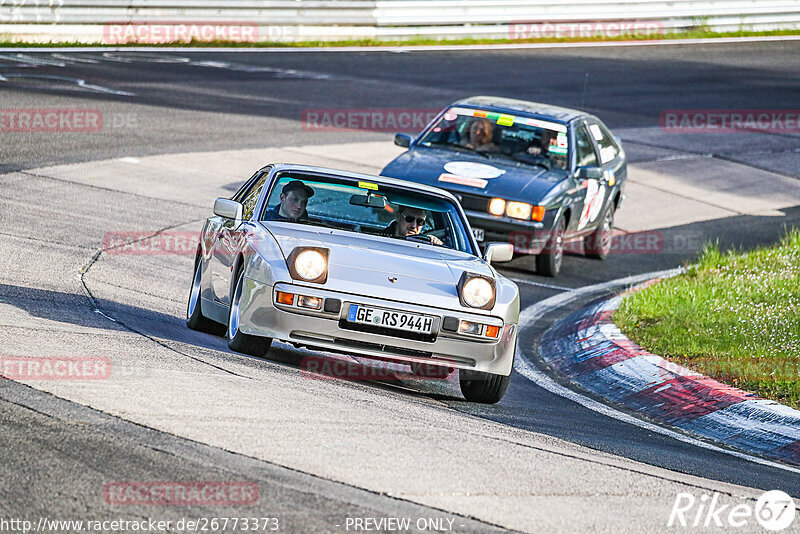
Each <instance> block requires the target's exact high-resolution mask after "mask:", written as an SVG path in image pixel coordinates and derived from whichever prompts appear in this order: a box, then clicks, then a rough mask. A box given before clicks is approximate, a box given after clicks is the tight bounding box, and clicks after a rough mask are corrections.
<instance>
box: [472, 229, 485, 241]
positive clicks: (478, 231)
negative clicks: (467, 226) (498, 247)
mask: <svg viewBox="0 0 800 534" xmlns="http://www.w3.org/2000/svg"><path fill="white" fill-rule="evenodd" d="M472 235H474V236H475V240H476V241H483V228H473V229H472Z"/></svg>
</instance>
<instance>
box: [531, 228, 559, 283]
mask: <svg viewBox="0 0 800 534" xmlns="http://www.w3.org/2000/svg"><path fill="white" fill-rule="evenodd" d="M564 227H565V223H564V218H563V217H559V219H558V220H557V221H556V223H555V224H554V225H553V232H552V233H551V234H550V240H549V241H548V242H547V244H546V245H545V246H544V250H543V251H542V252H541V253H540V254H539V255H538V256H536V274H541V275H542V276H550V277H556V276H558V273H559V272H561V260H562V259H563V257H564Z"/></svg>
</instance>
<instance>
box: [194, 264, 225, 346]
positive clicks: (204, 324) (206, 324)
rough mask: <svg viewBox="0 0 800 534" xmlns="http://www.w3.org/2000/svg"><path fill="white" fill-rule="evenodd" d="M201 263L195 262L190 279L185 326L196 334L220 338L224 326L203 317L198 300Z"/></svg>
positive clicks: (199, 300)
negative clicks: (195, 331)
mask: <svg viewBox="0 0 800 534" xmlns="http://www.w3.org/2000/svg"><path fill="white" fill-rule="evenodd" d="M201 267H202V262H200V261H198V262H197V267H195V269H194V277H193V278H192V289H191V290H190V291H189V302H188V303H187V304H186V326H188V327H189V328H191V329H192V330H197V331H198V332H205V333H206V334H214V335H216V336H221V335H222V334H224V333H225V326H224V325H221V324H219V323H218V322H216V321H212V320H211V319H209V318H208V317H206V316H205V315H203V308H202V305H201V299H200V289H201V284H200V282H201V279H202V272H201V271H202V269H201Z"/></svg>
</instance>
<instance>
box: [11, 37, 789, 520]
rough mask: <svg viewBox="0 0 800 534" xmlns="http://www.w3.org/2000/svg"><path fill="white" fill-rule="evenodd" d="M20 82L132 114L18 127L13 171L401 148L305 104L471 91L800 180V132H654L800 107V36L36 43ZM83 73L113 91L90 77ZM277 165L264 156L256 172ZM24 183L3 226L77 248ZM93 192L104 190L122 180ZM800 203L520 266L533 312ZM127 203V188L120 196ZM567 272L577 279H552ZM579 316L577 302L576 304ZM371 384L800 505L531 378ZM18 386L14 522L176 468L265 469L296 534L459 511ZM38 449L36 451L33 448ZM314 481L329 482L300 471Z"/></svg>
mask: <svg viewBox="0 0 800 534" xmlns="http://www.w3.org/2000/svg"><path fill="white" fill-rule="evenodd" d="M0 75H2V76H4V77H5V81H0V104H1V105H0V107H2V108H4V109H7V108H57V107H96V108H100V109H102V110H103V115H104V117H105V118H106V120H108V119H109V118H112V117H113V118H114V119H113V120H115V121H116V122H117V124H116V125H114V126H113V127H111V128H109V124H108V123H107V124H106V126H105V128H104V131H103V134H96V133H93V134H84V133H50V134H35V133H19V132H4V133H2V143H0V177H2V173H11V172H16V171H25V170H26V169H36V168H40V167H44V166H48V165H56V164H65V163H76V162H91V161H95V160H106V159H112V158H121V157H128V158H130V157H143V156H148V155H154V154H171V153H182V152H203V151H211V150H214V151H216V150H225V149H243V148H263V147H270V146H286V145H315V144H320V145H321V144H330V143H343V142H362V141H363V142H368V141H376V140H383V141H386V142H391V141H390V136H389V135H388V134H386V133H381V132H337V133H319V132H312V131H307V130H304V129H303V128H302V127H301V125H300V116H301V114H302V112H303V111H304V110H308V109H318V108H356V109H362V108H383V107H393V108H415V109H416V108H423V109H428V108H440V107H442V106H444V105H446V104H447V103H449V102H451V101H453V100H455V99H457V98H461V97H464V96H468V95H474V94H496V95H500V96H510V97H517V98H523V99H529V100H534V101H543V102H550V103H554V104H558V105H564V106H571V107H579V106H581V105H582V107H583V108H584V109H586V110H588V111H590V112H593V113H595V114H597V115H598V116H600V117H601V118H603V119H604V120H605V121H606V123H607V124H609V126H610V127H611V128H612V129H615V130H617V131H621V132H629V135H625V134H624V133H623V142H624V143H625V147H626V151H627V152H628V155H629V160H630V161H631V162H634V163H647V162H650V161H656V160H659V159H668V158H681V157H686V156H688V155H698V154H707V155H710V157H711V158H712V159H715V160H719V161H734V162H737V163H740V164H742V165H746V166H749V167H750V168H752V169H753V170H754V171H756V170H767V171H770V172H773V173H775V174H776V175H780V176H783V177H790V178H794V179H798V180H800V164H798V162H800V137H798V136H797V135H796V134H795V135H791V134H756V135H740V136H739V135H728V136H717V135H713V134H703V135H699V136H689V137H688V138H683V139H681V138H674V137H673V138H671V141H670V143H664V141H663V139H664V138H663V137H648V135H645V134H642V135H637V134H636V132H639V131H641V132H645V131H649V129H652V128H653V127H655V126H658V123H659V116H660V114H661V113H662V112H663V111H665V110H669V109H702V108H709V109H795V110H796V109H800V92H798V89H797V88H798V87H800V47H798V45H797V44H796V43H770V44H759V45H755V44H753V45H747V44H739V45H705V46H703V45H700V46H691V47H688V46H679V45H678V46H667V47H648V48H625V49H618V48H599V49H590V50H557V51H556V50H550V51H548V50H538V51H501V52H458V51H448V52H419V53H416V52H413V53H390V52H386V53H380V52H378V53H376V52H370V53H358V52H346V53H345V52H342V53H319V54H317V53H302V54H301V53H296V54H293V53H280V54H270V53H246V54H245V53H242V54H237V53H235V52H232V53H203V52H192V53H187V54H177V53H165V54H152V53H147V54H143V53H136V52H127V51H126V52H119V53H107V54H105V55H103V54H99V53H65V54H52V53H30V52H25V53H23V54H22V55H18V54H16V53H2V54H0ZM76 80H86V82H87V83H89V84H92V85H93V86H95V87H94V88H89V89H87V88H86V87H82V86H81V85H80V84H78V83H77V82H76ZM97 87H102V88H104V89H103V90H101V89H97ZM107 90H111V91H114V92H116V94H114V93H108V92H107ZM122 93H128V94H122ZM265 163H267V162H265V161H258V162H253V168H254V169H255V168H257V167H258V166H260V165H262V164H265ZM246 177H247V176H242V177H241V178H242V180H244V179H245V178H246ZM19 187H20V186H19V185H15V182H13V181H9V182H6V183H3V185H0V191H2V192H0V206H5V207H4V209H2V210H0V221H2V226H3V231H2V233H3V234H6V235H13V234H22V235H27V236H31V237H33V238H34V239H36V240H38V241H39V242H40V243H41V246H42V247H58V246H59V239H60V238H59V235H58V234H59V232H58V231H53V232H50V231H42V227H41V226H38V225H37V223H31V221H29V220H26V219H24V218H23V220H22V223H23V226H22V227H17V226H16V224H17V223H16V222H15V221H17V220H18V219H17V218H16V216H15V214H16V213H18V210H19V209H20V208H19V207H18V203H19V202H20V200H19V198H17V197H15V196H14V194H12V190H14V191H16V190H17V189H18V188H19ZM34 193H35V192H34ZM92 194H99V195H100V197H99V198H100V199H101V200H102V198H103V197H102V195H103V193H102V191H100V193H97V192H96V191H95V192H92ZM28 198H29V199H31V198H40V199H41V201H42V202H44V203H47V202H49V201H50V200H51V199H49V198H48V192H47V190H43V191H41V195H40V196H38V195H33V194H32V196H30V197H28ZM210 200H211V199H209V202H210ZM796 200H797V201H796V202H795V203H794V204H795V205H796V207H793V208H788V209H785V210H783V216H782V217H781V218H780V219H776V217H774V216H758V215H740V216H735V217H728V218H724V219H716V220H711V221H705V222H694V223H690V224H686V225H681V226H677V227H672V228H669V229H666V230H664V235H665V236H666V238H667V239H669V236H670V235H674V236H681V235H692V236H694V240H693V241H692V243H694V244H693V245H692V246H689V247H686V248H685V249H682V250H680V251H676V252H675V253H667V254H650V255H642V254H639V255H636V254H634V255H618V256H615V257H613V258H611V259H610V260H609V261H607V262H603V263H600V262H595V261H591V260H588V259H585V258H583V257H582V256H578V255H572V256H568V257H567V258H566V259H565V264H564V272H563V274H562V276H561V277H560V278H558V279H556V280H552V279H546V278H542V277H538V276H536V275H535V274H532V273H531V272H529V271H528V270H527V269H525V267H526V264H525V262H517V263H516V264H513V265H512V266H511V267H508V268H506V269H504V272H505V273H506V274H507V275H509V276H511V277H513V278H515V279H517V280H519V281H520V283H519V285H520V289H521V292H522V305H523V307H525V306H528V305H531V304H533V303H535V302H538V301H541V300H542V299H544V298H547V297H550V296H552V295H555V294H558V293H560V292H562V291H564V290H566V289H569V288H578V287H583V286H586V285H590V284H595V283H599V282H604V281H607V280H612V279H616V278H620V277H623V276H627V275H631V274H638V273H644V272H649V271H655V270H660V269H666V268H671V267H675V266H677V265H680V264H681V263H682V262H684V261H690V260H691V259H693V258H694V257H695V255H696V253H697V251H698V248H699V246H700V244H702V242H703V241H705V240H706V239H715V240H719V242H720V244H721V245H722V246H723V247H726V248H727V247H743V248H749V247H753V246H757V245H762V244H768V243H773V242H775V241H776V240H777V239H779V237H780V235H781V234H782V233H783V231H784V228H785V226H787V225H788V226H800V198H798V199H796ZM108 201H109V202H119V199H118V198H116V197H114V196H113V195H112V194H111V193H109V195H108ZM12 208H13V209H12ZM626 208H628V207H627V206H623V208H622V209H623V210H625V209H626ZM102 211H103V213H106V214H107V216H108V217H115V216H116V215H117V214H118V213H124V212H125V210H124V206H122V207H121V206H119V205H108V206H105V207H104V208H103V209H102ZM145 215H148V216H149V215H152V214H143V216H145ZM132 216H133V215H132V214H130V213H127V214H124V215H123V217H132ZM698 236H699V237H698ZM2 264H3V266H2V271H0V272H5V273H18V272H19V270H20V265H21V264H24V259H22V258H18V257H10V256H7V257H4V258H3V259H2ZM188 277H189V273H187V276H186V278H187V280H188ZM0 283H2V285H3V289H2V294H0V298H2V301H3V302H5V303H10V304H11V305H16V306H19V307H20V308H24V307H25V306H26V305H25V304H24V303H23V302H25V301H26V299H29V298H31V299H33V300H36V299H37V298H39V299H46V298H48V297H49V296H50V295H49V294H50V292H52V291H53V290H52V288H50V289H45V288H42V287H40V288H37V287H36V282H35V281H32V282H31V283H30V284H20V283H15V284H10V283H8V282H7V281H5V280H0ZM548 284H549V285H552V286H557V287H546V285H548ZM22 286H25V287H22ZM66 300H67V303H66V304H65V305H64V306H63V307H61V308H60V309H59V310H58V313H57V314H54V315H59V316H62V315H63V316H68V315H75V316H79V315H82V314H84V315H85V314H86V313H87V302H86V297H85V296H84V295H74V298H71V297H70V298H68V299H66ZM125 304H126V303H124V302H118V303H107V306H106V310H105V311H107V312H108V311H109V310H113V311H114V312H119V311H120V310H123V311H124V313H123V314H122V316H124V317H125V320H126V321H127V323H129V324H133V325H137V324H149V323H157V322H159V321H162V317H161V315H160V314H159V312H156V311H150V310H147V309H146V308H144V307H135V306H125ZM578 304H580V303H576V304H575V305H578ZM573 307H574V306H573ZM100 308H101V309H103V303H100ZM571 309H572V308H570V309H564V310H561V312H560V313H559V316H563V315H564V314H566V313H568V312H569V311H571ZM28 311H29V312H30V313H33V314H35V313H41V310H35V309H30V310H28ZM562 312H563V313H562ZM557 318H558V317H555V316H554V317H548V318H546V319H544V320H542V321H540V322H538V323H537V324H536V325H535V326H534V327H533V328H531V329H529V330H528V331H525V332H522V334H521V337H520V344H521V345H522V346H534V345H535V343H536V340H537V339H538V337H539V336H540V335H541V334H542V332H543V331H544V329H546V327H547V326H548V325H549V324H550V323H552V322H553V321H555V320H556V319H557ZM59 320H60V319H59ZM64 320H65V321H67V322H69V321H72V320H74V321H82V319H81V320H79V319H64ZM94 320H102V319H101V318H97V319H91V321H94ZM87 321H89V319H87ZM6 326H13V325H9V324H6ZM134 328H135V327H134ZM26 335H28V336H34V335H35V333H33V334H32V333H28V334H26ZM175 336H176V337H175V338H171V339H184V338H186V335H185V334H183V333H182V334H176V335H175ZM195 343H196V341H195ZM201 343H202V342H201ZM218 345H219V343H218V342H215V343H212V344H211V345H210V346H211V347H215V348H218ZM227 357H229V358H237V356H235V355H228V356H227ZM278 357H279V361H280V362H282V364H283V365H285V366H287V367H289V368H292V367H296V366H297V363H298V360H299V356H298V355H297V354H294V353H292V352H291V351H281V352H280V353H279V354H278ZM533 357H534V359H535V354H534V355H533ZM246 365H248V366H250V367H252V368H253V369H255V370H257V371H260V372H264V373H272V372H275V371H274V369H273V368H271V367H264V366H261V365H260V364H259V363H258V362H252V361H250V360H248V361H247V363H246ZM349 387H350V386H349V385H343V386H342V388H343V393H342V396H341V397H340V399H339V400H340V402H347V395H346V393H345V392H346V391H348V390H347V388H349ZM367 387H370V388H373V389H374V390H376V391H377V392H379V393H380V394H387V395H394V396H398V397H400V398H401V399H403V398H406V399H407V400H408V402H409V403H416V402H421V401H422V402H425V399H426V398H427V399H433V400H434V401H436V402H438V403H442V404H444V405H446V406H447V407H449V408H450V409H451V410H452V411H453V412H452V414H451V417H452V418H454V419H455V420H458V418H459V417H461V416H465V417H466V416H477V417H478V418H481V419H486V420H490V421H494V422H498V423H501V424H503V425H507V426H509V427H511V428H514V429H520V430H528V431H532V432H535V433H538V434H542V435H545V436H550V437H553V438H559V439H561V440H565V441H566V442H570V443H574V444H576V445H581V446H585V447H588V448H590V449H593V450H597V451H600V452H601V453H609V454H611V455H616V456H621V457H624V458H628V459H631V460H635V461H638V462H643V463H644V464H649V465H652V466H657V467H662V468H665V469H668V470H670V471H674V472H678V473H684V474H688V475H693V476H696V477H701V478H703V479H708V480H712V481H720V482H724V483H730V484H736V485H741V486H747V487H752V488H759V489H782V490H784V491H786V492H788V493H790V494H791V495H793V496H795V497H800V475H797V474H796V473H792V472H788V471H784V470H780V469H777V468H771V467H768V466H763V465H757V464H754V463H751V462H747V461H745V460H742V459H738V458H735V457H732V456H728V455H725V454H722V453H713V452H709V451H707V450H704V449H700V448H697V447H694V446H691V445H688V444H685V443H683V442H680V441H677V440H673V439H671V438H668V437H664V436H661V435H658V434H655V433H653V432H649V431H647V430H643V429H640V428H637V427H634V426H631V425H628V424H625V423H622V422H619V421H616V420H613V419H610V418H607V417H604V416H602V415H599V414H597V413H595V412H593V411H590V410H588V409H585V408H583V407H581V406H579V405H576V404H575V403H573V402H571V401H569V400H567V399H564V398H562V397H559V396H557V395H554V394H552V393H549V392H548V391H546V390H544V389H542V388H540V387H538V386H537V385H535V384H534V383H532V382H530V381H528V380H526V379H525V378H524V377H522V376H520V375H518V374H517V373H516V372H515V374H514V377H512V381H511V386H510V387H509V390H508V393H507V395H506V397H505V398H504V399H503V401H502V402H501V403H500V404H499V405H496V406H478V405H471V404H468V403H464V402H461V401H460V400H458V399H457V398H454V397H452V396H449V395H442V394H438V393H436V392H430V391H429V392H426V391H424V390H423V391H422V392H413V391H407V390H404V389H402V388H394V387H392V386H390V385H383V384H372V385H368V386H367ZM0 388H2V389H0V403H2V405H3V408H2V410H0V417H2V423H0V435H2V436H3V440H4V442H7V443H13V444H14V446H12V447H11V448H9V447H3V452H0V458H2V467H0V472H2V477H0V478H2V480H3V484H2V488H0V495H1V496H2V500H0V510H1V511H2V512H3V514H4V515H5V516H19V515H20V514H21V513H23V512H29V511H34V510H35V511H37V512H39V513H41V514H45V513H48V512H51V513H52V512H53V511H58V512H63V513H67V512H78V511H82V510H87V509H91V508H92V505H91V502H92V501H91V499H90V496H91V494H92V493H93V492H96V488H97V487H98V480H120V479H122V480H126V479H130V480H151V479H155V478H164V477H167V476H169V478H170V479H172V480H187V479H191V480H198V479H203V480H219V479H224V478H226V477H228V476H230V477H233V476H235V475H236V474H241V473H249V474H250V476H251V477H252V478H253V479H256V480H259V481H263V482H264V483H262V484H261V487H262V488H265V487H269V488H274V492H275V493H270V495H269V496H267V495H264V496H263V497H264V498H265V499H268V502H270V503H273V504H274V505H273V506H272V512H273V513H275V514H276V515H281V516H282V517H284V518H287V519H286V521H285V525H286V528H287V530H288V531H298V530H307V531H320V530H335V528H334V526H335V525H339V524H340V523H341V521H342V520H343V518H344V517H346V516H359V515H369V514H373V515H376V514H382V515H393V516H413V517H422V516H426V515H431V513H434V512H435V513H437V514H439V515H441V516H445V515H447V516H448V517H451V515H449V514H446V513H445V512H441V511H439V510H436V509H435V508H427V509H426V508H425V507H423V506H420V505H418V504H415V503H411V502H407V501H404V500H402V499H391V498H386V497H383V496H381V495H378V494H377V493H375V492H373V491H367V490H363V489H360V488H358V487H353V486H348V485H346V484H339V483H336V482H332V481H328V480H324V479H318V478H314V477H309V475H306V474H303V473H297V472H294V471H291V470H285V469H283V468H281V467H280V466H276V465H271V464H265V463H264V462H259V461H258V460H255V459H252V458H247V457H244V456H241V455H236V454H233V453H229V452H226V451H223V450H220V449H219V448H215V447H211V446H208V445H203V444H201V443H195V442H191V441H186V440H183V439H181V438H177V437H173V436H170V435H169V434H165V433H159V432H156V431H154V430H150V429H146V428H143V427H141V426H137V425H134V424H131V423H126V422H124V421H122V420H120V419H117V418H114V417H111V416H107V415H105V414H102V413H99V412H95V411H92V410H90V409H88V408H84V407H81V406H78V405H76V404H72V403H69V402H67V401H61V400H58V399H56V398H54V397H52V396H50V395H49V394H47V393H42V392H38V391H36V390H34V389H31V388H28V387H27V386H23V385H19V384H15V383H12V382H9V381H3V382H2V383H0ZM23 450H24V451H26V452H25V453H23V454H22V455H20V451H23ZM86 451H92V452H91V455H96V456H95V458H96V459H97V461H96V462H95V461H92V462H91V465H90V466H89V468H87V466H86V465H84V462H85V461H86V458H87V452H86ZM91 455H90V456H91ZM167 473H168V474H169V475H166V474H167ZM159 475H162V476H161V477H160V476H159ZM564 476H569V475H568V474H565V475H564ZM298 477H299V478H302V477H309V478H308V480H305V479H304V480H302V481H300V480H299V478H298ZM312 479H313V480H312ZM309 480H311V482H309ZM575 483H576V484H580V481H575ZM309 488H310V489H309ZM23 489H24V491H23ZM270 491H273V490H270ZM298 510H303V513H298V512H297V511H298ZM190 512H193V511H192V510H190ZM137 513H139V512H137ZM170 513H173V512H170ZM174 513H175V514H176V515H186V514H184V513H182V514H177V512H174ZM189 515H191V514H189ZM465 515H469V514H464V513H461V514H460V515H458V516H452V517H456V522H457V523H456V524H458V525H461V527H460V528H461V529H462V530H463V531H486V530H487V529H489V528H492V525H490V524H489V523H490V522H489V523H487V522H479V521H473V520H472V519H469V518H465V517H464V516H465Z"/></svg>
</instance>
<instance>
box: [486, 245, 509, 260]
mask: <svg viewBox="0 0 800 534" xmlns="http://www.w3.org/2000/svg"><path fill="white" fill-rule="evenodd" d="M513 257H514V245H512V244H511V243H489V244H488V245H486V251H485V252H484V253H483V258H484V259H485V260H486V261H487V262H488V263H502V262H504V261H511V260H512V258H513Z"/></svg>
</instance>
